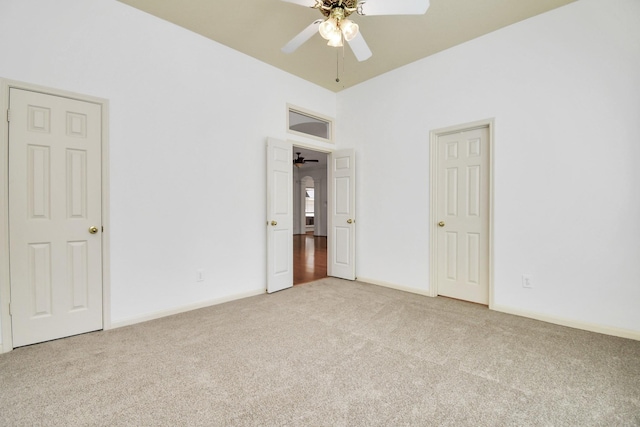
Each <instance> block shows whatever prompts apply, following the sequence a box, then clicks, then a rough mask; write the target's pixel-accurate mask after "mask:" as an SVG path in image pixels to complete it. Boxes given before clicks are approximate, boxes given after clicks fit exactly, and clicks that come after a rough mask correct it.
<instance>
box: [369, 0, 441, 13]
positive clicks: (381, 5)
mask: <svg viewBox="0 0 640 427" xmlns="http://www.w3.org/2000/svg"><path fill="white" fill-rule="evenodd" d="M358 7H359V9H358V13H359V14H361V15H367V16H374V15H423V14H425V13H426V12H427V9H429V0H394V1H388V0H365V1H361V2H360V3H359V4H358Z"/></svg>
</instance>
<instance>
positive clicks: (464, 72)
mask: <svg viewBox="0 0 640 427" xmlns="http://www.w3.org/2000/svg"><path fill="white" fill-rule="evenodd" d="M491 117H493V118H495V125H496V127H495V132H496V133H495V211H494V212H495V222H494V225H495V252H494V254H495V264H494V266H495V303H496V306H498V307H501V308H503V309H509V310H515V311H525V312H529V313H537V314H541V315H544V316H550V317H554V318H564V319H568V320H572V321H576V322H581V323H585V324H595V325H602V326H606V327H612V328H620V329H624V330H630V331H636V332H638V331H640V243H639V242H640V221H639V219H640V190H639V189H640V167H638V161H639V160H640V143H639V142H638V141H639V136H640V2H639V1H637V0H616V1H615V2H611V1H607V0H580V1H577V2H575V3H572V4H570V5H568V6H565V7H562V8H560V9H556V10H554V11H551V12H549V13H546V14H543V15H539V16H537V17H534V18H531V19H529V20H526V21H524V22H521V23H518V24H515V25H512V26H510V27H508V28H505V29H502V30H499V31H497V32H494V33H492V34H489V35H487V36H484V37H482V38H479V39H476V40H473V41H471V42H468V43H465V44H463V45H460V46H458V47H455V48H452V49H449V50H447V51H444V52H442V53H440V54H437V55H434V56H432V57H429V58H426V59H423V60H421V61H418V62H415V63H413V64H410V65H408V66H405V67H403V68H401V69H398V70H396V71H393V72H390V73H387V74H385V75H383V76H380V77H378V78H375V79H373V80H370V81H368V82H365V83H363V84H360V85H358V86H356V87H353V88H351V89H349V90H346V91H343V92H340V93H339V94H338V111H337V118H338V128H337V135H338V138H339V141H338V143H339V145H340V147H341V148H345V147H347V146H352V147H354V148H355V149H356V150H357V156H358V158H357V161H358V176H357V178H358V187H357V189H358V191H357V204H358V241H357V248H358V255H357V274H358V277H361V278H370V279H374V280H376V281H381V282H388V283H391V284H394V285H398V286H405V287H408V288H412V289H414V290H416V291H421V292H424V291H426V290H428V288H429V283H428V276H429V272H428V259H429V231H428V228H429V227H428V218H429V170H428V169H429V167H428V160H429V149H428V144H429V132H430V131H431V130H433V129H438V128H442V127H447V126H452V125H457V124H462V123H467V122H472V121H476V120H481V119H486V118H491ZM382 172H383V173H382ZM381 224H384V226H381ZM525 272H526V273H532V274H533V276H534V286H535V288H534V289H524V288H522V285H521V275H522V273H525Z"/></svg>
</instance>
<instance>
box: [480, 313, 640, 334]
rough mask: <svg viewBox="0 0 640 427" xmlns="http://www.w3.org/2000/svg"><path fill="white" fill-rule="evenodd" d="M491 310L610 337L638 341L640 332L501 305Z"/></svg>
mask: <svg viewBox="0 0 640 427" xmlns="http://www.w3.org/2000/svg"><path fill="white" fill-rule="evenodd" d="M491 309H492V310H495V311H500V312H502V313H507V314H513V315H516V316H522V317H528V318H530V319H536V320H542V321H543V322H548V323H553V324H555V325H561V326H568V327H570V328H575V329H582V330H584V331H589V332H597V333H599V334H605V335H612V336H614V337H620V338H629V339H632V340H636V341H640V331H633V330H631V329H622V328H615V327H612V326H604V325H597V324H595V323H588V322H582V321H579V320H571V319H565V318H562V317H556V316H550V315H547V314H541V313H536V312H533V311H527V310H520V309H517V308H512V307H506V306H503V305H494V306H493V307H491Z"/></svg>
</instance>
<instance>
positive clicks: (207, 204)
mask: <svg viewBox="0 0 640 427" xmlns="http://www.w3.org/2000/svg"><path fill="white" fill-rule="evenodd" d="M277 48H278V47H277V46H276V47H274V49H277ZM0 58H1V59H0V77H4V78H9V79H15V80H20V81H25V82H29V83H34V84H39V85H44V86H48V87H54V88H58V89H64V90H69V91H74V92H79V93H86V94H89V95H93V96H98V97H103V98H107V99H108V100H109V101H110V147H111V153H110V154H111V168H110V170H111V230H110V233H111V294H112V302H111V306H112V313H111V315H112V320H113V322H114V323H118V322H124V321H127V319H132V318H138V317H140V316H143V315H145V314H148V313H154V312H159V311H163V310H171V309H174V308H179V307H183V306H188V305H191V304H198V303H202V302H206V301H210V300H215V299H218V298H227V297H230V296H234V295H242V294H247V293H255V292H260V291H262V290H264V289H265V275H266V264H265V259H266V249H265V247H266V242H265V229H264V227H265V188H264V184H263V183H264V182H265V180H264V176H265V146H266V137H267V136H272V137H276V138H280V139H287V134H286V104H287V103H291V104H294V105H299V106H302V107H304V108H308V109H311V110H313V111H318V112H319V113H321V114H324V115H327V116H332V117H333V116H335V99H336V97H335V94H334V93H332V92H329V91H327V90H325V89H322V88H320V87H318V86H315V85H313V84H310V83H308V82H305V81H303V80H301V79H299V78H297V77H294V76H292V75H290V74H287V73H284V72H282V71H280V70H278V69H276V68H274V67H271V66H269V65H266V64H264V63H262V62H259V61H257V60H254V59H252V58H250V57H248V56H246V55H243V54H240V53H238V52H236V51H233V50H231V49H229V48H227V47H225V46H222V45H220V44H218V43H215V42H212V41H210V40H207V39H205V38H203V37H200V36H198V35H196V34H194V33H191V32H189V31H186V30H184V29H182V28H179V27H177V26H174V25H172V24H169V23H167V22H164V21H162V20H159V19H157V18H154V17H152V16H150V15H147V14H145V13H143V12H140V11H138V10H135V9H133V8H130V7H128V6H126V5H123V4H121V3H119V2H116V1H114V0H90V1H87V0H57V1H55V2H52V1H48V0H29V1H22V0H0ZM305 142H307V143H312V142H311V141H305ZM1 168H2V171H3V172H2V173H6V171H4V167H1ZM199 268H203V269H204V270H205V282H204V283H197V282H196V281H195V279H196V269H199Z"/></svg>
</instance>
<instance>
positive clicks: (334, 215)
mask: <svg viewBox="0 0 640 427" xmlns="http://www.w3.org/2000/svg"><path fill="white" fill-rule="evenodd" d="M355 178H356V165H355V153H354V151H353V150H340V151H334V152H333V153H331V154H330V155H329V185H330V187H329V195H328V197H329V217H328V220H329V238H328V239H327V243H328V248H327V258H328V259H327V273H328V275H329V276H333V277H339V278H342V279H348V280H355V278H356V264H355V259H356V256H355V255H356V254H355V239H356V213H355V209H356V203H355V189H356V187H355V186H356V179H355Z"/></svg>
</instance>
